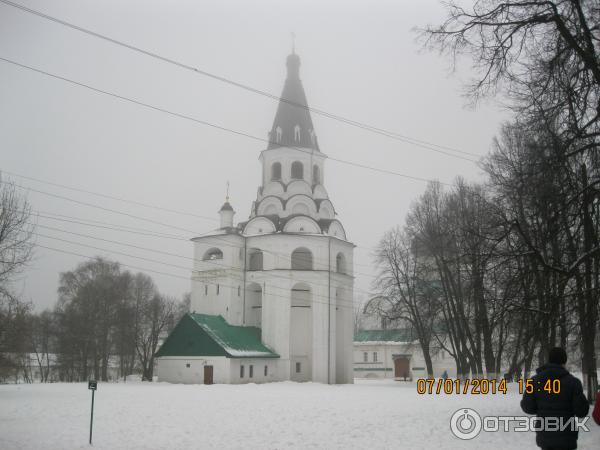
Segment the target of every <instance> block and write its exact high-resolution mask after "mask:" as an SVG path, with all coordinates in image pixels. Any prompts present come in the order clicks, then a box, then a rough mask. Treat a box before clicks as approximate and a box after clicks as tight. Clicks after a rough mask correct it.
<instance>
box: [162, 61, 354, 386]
mask: <svg viewBox="0 0 600 450" xmlns="http://www.w3.org/2000/svg"><path fill="white" fill-rule="evenodd" d="M287 66H288V78H287V80H286V83H285V87H284V91H283V94H282V98H286V99H288V100H290V101H293V102H294V103H298V104H302V105H306V98H305V95H304V89H303V87H302V84H301V82H300V79H299V66H300V60H299V58H298V56H297V55H295V54H292V55H290V56H289V57H288V60H287ZM269 136H270V139H271V142H270V143H269V145H268V148H267V149H265V150H263V151H262V152H261V154H260V157H259V160H260V163H261V168H262V177H261V180H262V183H261V185H260V186H259V188H258V192H257V197H256V201H255V202H254V203H253V204H252V209H251V214H250V217H249V219H248V220H247V221H245V222H242V223H239V224H238V225H237V226H235V225H234V222H233V217H234V211H233V208H232V206H231V205H230V203H229V201H226V203H225V204H224V205H223V207H222V208H221V210H220V212H219V214H220V216H221V228H220V229H219V230H216V231H215V232H214V233H212V234H210V235H204V236H200V237H197V238H194V239H192V241H193V242H194V267H193V271H192V297H191V305H190V312H192V313H198V314H207V315H220V316H222V317H223V318H224V319H225V320H226V321H227V323H229V324H230V325H236V326H256V327H259V328H261V332H262V336H261V337H262V342H263V343H264V344H265V345H266V346H267V347H269V348H270V349H271V350H273V351H274V352H275V353H277V354H278V355H279V358H278V359H275V360H269V364H272V365H274V367H273V370H272V371H271V369H270V368H269V375H268V377H265V379H264V380H263V381H275V380H294V381H317V382H322V383H352V381H353V369H352V336H353V308H352V299H353V295H352V293H353V250H354V244H352V243H351V242H349V241H348V240H347V238H346V232H345V230H344V228H343V226H342V224H341V222H340V221H339V220H338V219H337V218H336V212H335V209H334V207H333V204H332V202H331V201H330V200H329V198H328V195H327V191H326V189H325V187H324V175H325V160H326V156H325V154H323V153H322V152H321V151H320V150H319V148H318V144H317V140H316V135H315V133H314V130H313V128H312V120H311V118H310V113H309V111H308V109H306V108H302V107H298V106H293V105H291V104H289V102H280V104H279V107H278V110H277V114H276V116H275V120H274V123H273V127H272V131H271V133H270V134H269ZM160 359H161V360H163V358H160ZM178 364H180V363H179V362H177V361H175V360H172V361H171V360H168V359H164V361H161V362H160V363H159V367H158V372H159V379H164V380H167V379H172V380H176V379H180V380H182V381H183V380H184V378H185V376H183V375H178V374H180V373H183V372H178V371H181V370H182V369H181V367H180V366H179V365H178ZM186 364H188V363H186ZM190 364H191V363H190ZM194 364H199V362H194ZM219 364H220V363H219ZM228 364H229V368H228V367H226V366H222V367H221V366H220V365H218V364H217V365H215V366H214V371H215V372H214V374H215V375H214V378H215V380H214V381H215V382H223V383H236V382H244V381H246V382H247V381H250V380H249V379H248V377H244V378H243V379H240V377H239V371H240V367H239V366H240V365H241V364H248V363H244V362H243V359H239V360H237V359H230V360H228ZM265 364H266V363H263V362H257V367H263V366H264V365H265ZM186 368H187V367H186ZM263 369H264V367H263ZM184 372H185V371H184ZM217 372H219V376H218V377H217ZM198 373H199V372H198ZM236 373H237V375H238V376H236ZM260 373H261V374H262V373H263V372H262V371H260ZM227 374H229V376H228V375H227ZM193 377H194V379H195V380H197V379H198V375H197V374H196V375H193ZM185 379H187V378H185ZM254 381H256V380H254Z"/></svg>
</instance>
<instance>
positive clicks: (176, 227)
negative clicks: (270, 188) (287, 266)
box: [0, 180, 371, 268]
mask: <svg viewBox="0 0 600 450" xmlns="http://www.w3.org/2000/svg"><path fill="white" fill-rule="evenodd" d="M0 184H8V182H6V181H2V180H0ZM12 186H14V187H17V188H19V189H23V190H28V191H31V192H36V193H39V194H42V195H48V196H50V197H54V198H58V199H61V200H66V201H70V202H73V203H76V204H80V205H83V206H87V207H91V208H97V209H100V210H102V211H107V212H111V213H114V214H120V215H123V216H126V217H130V218H133V219H137V220H141V221H145V222H149V223H153V224H157V225H160V226H164V227H167V228H174V229H178V230H181V231H186V232H188V233H193V235H195V236H196V237H198V235H199V234H200V235H202V234H208V233H211V232H213V231H214V230H211V231H207V232H205V233H198V232H197V231H194V230H190V229H187V228H182V227H178V226H175V225H171V224H168V223H164V222H159V221H156V220H153V219H148V218H146V217H141V216H138V215H135V214H130V213H126V212H123V211H118V210H115V209H111V208H105V207H103V206H99V205H95V204H93V203H88V202H82V201H80V200H75V199H72V198H70V197H65V196H62V195H58V194H53V193H50V192H47V191H41V190H38V189H33V188H30V187H28V186H20V185H18V184H12ZM210 237H211V238H213V239H215V240H217V241H220V242H223V243H224V245H225V246H229V247H234V248H238V249H239V248H242V247H240V246H238V245H235V244H231V243H230V242H228V241H226V240H225V239H223V238H220V237H219V236H210ZM263 251H264V252H265V253H270V254H273V255H278V256H281V257H283V258H287V259H290V260H291V258H290V257H289V256H287V255H285V254H283V253H278V252H273V251H271V250H263ZM356 265H360V264H356ZM363 266H365V267H369V268H370V267H371V266H366V265H363Z"/></svg>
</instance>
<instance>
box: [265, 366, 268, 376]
mask: <svg viewBox="0 0 600 450" xmlns="http://www.w3.org/2000/svg"><path fill="white" fill-rule="evenodd" d="M267 375H269V366H265V377H266V376H267Z"/></svg>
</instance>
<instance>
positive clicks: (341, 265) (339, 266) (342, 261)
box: [335, 253, 346, 273]
mask: <svg viewBox="0 0 600 450" xmlns="http://www.w3.org/2000/svg"><path fill="white" fill-rule="evenodd" d="M335 271H336V272H337V273H346V257H345V256H344V254H343V253H338V254H337V256H336V257H335Z"/></svg>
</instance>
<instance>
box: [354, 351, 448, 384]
mask: <svg viewBox="0 0 600 450" xmlns="http://www.w3.org/2000/svg"><path fill="white" fill-rule="evenodd" d="M364 352H367V356H368V362H367V363H365V362H364ZM374 352H377V362H374V361H373V353H374ZM432 353H433V354H432V363H433V374H434V377H441V376H442V374H443V373H444V371H447V372H448V376H449V377H451V378H455V377H456V364H455V362H454V358H452V357H451V356H450V355H449V354H448V353H446V352H445V351H443V350H439V351H436V350H434V351H433V352H432ZM395 354H403V355H404V354H408V355H411V357H410V372H411V375H412V377H413V380H416V379H417V378H427V366H426V365H425V359H424V358H423V352H422V351H421V348H420V346H419V345H418V344H360V343H355V344H354V369H357V368H360V369H361V370H354V376H355V377H356V378H394V359H393V355H395ZM364 369H378V370H371V371H369V370H364ZM382 369H383V370H382Z"/></svg>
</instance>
